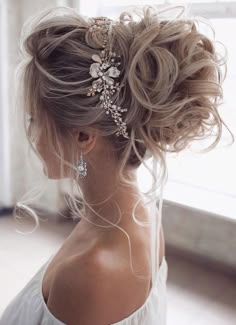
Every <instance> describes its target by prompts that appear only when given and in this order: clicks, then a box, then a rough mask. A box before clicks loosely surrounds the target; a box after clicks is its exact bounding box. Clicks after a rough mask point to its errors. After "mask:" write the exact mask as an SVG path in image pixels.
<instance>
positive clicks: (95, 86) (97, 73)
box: [87, 48, 129, 138]
mask: <svg viewBox="0 0 236 325" xmlns="http://www.w3.org/2000/svg"><path fill="white" fill-rule="evenodd" d="M119 58H120V55H116V53H115V52H109V51H108V49H107V48H106V49H103V50H102V51H101V54H100V56H99V55H98V54H93V55H92V59H93V61H94V63H92V64H91V66H90V70H89V73H90V75H91V76H92V77H93V78H94V79H96V80H94V81H93V82H92V87H91V88H90V89H89V91H88V93H87V96H95V94H96V93H97V92H98V93H101V96H100V100H101V107H103V108H104V109H105V111H106V114H109V113H111V115H112V117H113V119H114V120H115V122H116V124H117V125H118V126H119V131H118V132H117V133H116V135H121V134H122V135H123V136H124V137H125V138H129V136H128V133H127V131H126V130H127V126H126V123H124V122H122V118H121V112H126V111H127V108H124V109H121V107H120V106H117V105H115V104H113V101H112V100H111V99H112V96H113V95H114V93H115V92H116V91H118V90H119V89H120V84H119V82H115V80H114V78H118V77H119V76H120V70H119V69H118V68H117V67H118V66H119V65H120V64H121V63H120V62H119V60H118V62H116V61H117V59H119Z"/></svg>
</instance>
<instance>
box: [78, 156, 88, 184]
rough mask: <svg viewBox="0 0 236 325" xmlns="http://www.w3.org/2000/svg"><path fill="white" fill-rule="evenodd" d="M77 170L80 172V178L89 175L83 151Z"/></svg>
mask: <svg viewBox="0 0 236 325" xmlns="http://www.w3.org/2000/svg"><path fill="white" fill-rule="evenodd" d="M77 170H78V172H79V177H80V178H83V177H85V176H86V175H87V164H86V161H85V160H84V159H83V154H82V150H81V152H80V159H79V163H78V166H77Z"/></svg>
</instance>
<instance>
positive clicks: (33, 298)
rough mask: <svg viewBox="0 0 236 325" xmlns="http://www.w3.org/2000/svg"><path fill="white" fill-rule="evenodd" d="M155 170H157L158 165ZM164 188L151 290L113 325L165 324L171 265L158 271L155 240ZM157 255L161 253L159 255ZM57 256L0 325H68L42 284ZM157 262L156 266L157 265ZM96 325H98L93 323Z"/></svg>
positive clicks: (156, 249)
mask: <svg viewBox="0 0 236 325" xmlns="http://www.w3.org/2000/svg"><path fill="white" fill-rule="evenodd" d="M153 169H154V170H155V171H156V170H157V168H156V165H155V162H154V164H153ZM161 204H162V189H161V196H160V201H159V209H158V210H159V213H158V215H159V218H158V222H156V219H157V218H156V201H155V200H154V201H153V205H152V208H153V210H152V212H151V213H152V216H153V220H154V223H153V225H152V227H153V228H152V229H153V231H152V240H151V241H150V242H151V252H152V254H151V256H152V284H153V285H152V288H151V290H150V292H149V295H148V297H147V299H146V300H145V302H144V304H143V305H142V306H141V307H140V308H138V309H137V310H136V311H134V312H133V313H132V314H130V315H129V316H128V317H126V318H124V319H122V320H120V321H118V322H116V323H113V324H111V325H166V318H167V317H166V316H167V291H166V281H167V275H168V264H167V261H166V257H165V256H164V257H163V258H162V261H161V264H160V265H159V268H158V270H157V271H156V267H157V265H158V263H156V261H158V260H159V257H158V256H159V245H160V241H159V240H157V241H156V234H157V233H160V232H159V230H160V223H161V210H162V206H161ZM157 252H158V253H157ZM53 256H54V254H53V255H52V256H51V257H50V258H49V260H48V261H47V262H46V263H45V264H44V265H43V266H42V267H41V268H40V269H39V270H38V272H37V273H36V274H35V275H34V276H33V277H32V278H31V280H30V281H29V282H28V283H27V285H26V286H25V287H24V288H23V289H22V290H21V291H20V292H19V293H18V294H17V295H16V296H15V297H14V299H13V300H12V301H11V302H10V304H9V305H8V306H7V308H6V309H5V310H4V312H3V314H2V316H1V318H0V325H67V324H65V323H63V322H62V321H60V320H59V319H57V318H56V317H55V316H54V315H53V314H52V313H51V312H50V310H49V309H48V307H47V305H46V303H45V301H44V298H43V295H42V282H43V276H44V274H45V272H46V269H47V266H48V265H49V263H50V261H51V260H52V258H53ZM155 263H156V264H155ZM94 325H96V324H94Z"/></svg>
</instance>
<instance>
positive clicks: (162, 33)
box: [22, 7, 226, 167]
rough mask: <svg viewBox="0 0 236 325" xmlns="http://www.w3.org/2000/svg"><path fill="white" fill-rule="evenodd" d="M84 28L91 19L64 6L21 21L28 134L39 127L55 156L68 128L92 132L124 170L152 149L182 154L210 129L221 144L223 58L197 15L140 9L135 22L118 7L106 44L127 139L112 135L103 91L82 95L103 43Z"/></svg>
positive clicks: (112, 125) (154, 152) (157, 152)
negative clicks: (114, 60) (114, 63)
mask: <svg viewBox="0 0 236 325" xmlns="http://www.w3.org/2000/svg"><path fill="white" fill-rule="evenodd" d="M89 26H90V18H88V17H85V16H82V15H79V14H78V13H77V12H76V11H75V10H72V9H69V8H54V9H50V10H48V11H47V12H46V13H45V12H44V13H43V14H41V15H40V16H39V17H36V19H34V20H33V23H32V24H26V29H24V30H23V32H24V33H25V34H24V38H23V43H22V45H23V52H24V53H23V54H24V55H26V56H25V57H26V60H25V61H24V70H23V71H24V74H23V75H24V79H23V86H24V100H25V110H26V112H28V113H30V114H32V115H33V117H34V122H33V124H32V125H31V126H30V128H29V130H28V135H29V136H30V138H31V136H32V137H33V133H34V132H36V133H37V132H39V133H40V132H44V134H46V135H47V138H48V145H49V147H50V148H51V149H52V151H54V152H55V153H58V154H59V155H60V143H61V141H65V139H69V137H70V131H71V129H72V128H78V129H79V130H84V131H86V129H88V128H91V129H95V130H96V131H97V132H98V133H99V134H100V135H101V136H104V137H106V139H107V141H109V143H110V144H111V145H112V148H113V149H114V152H115V153H116V155H117V159H119V161H120V162H121V165H122V166H123V167H124V166H130V167H138V166H139V165H140V164H141V162H142V160H143V159H145V158H147V157H149V155H150V154H151V155H153V156H155V157H161V156H162V152H167V151H172V152H179V151H181V150H183V149H184V148H186V147H187V146H188V145H189V144H190V143H191V141H192V140H193V139H199V138H203V137H206V136H208V135H210V134H211V132H212V130H213V129H214V128H215V129H216V133H215V135H216V139H215V141H214V143H213V144H212V145H211V146H210V148H213V147H214V146H215V145H216V144H217V143H218V142H219V140H220V137H221V133H222V124H223V121H222V119H221V117H220V115H219V112H218V107H219V105H220V100H221V99H222V86H221V84H222V81H223V80H224V77H225V75H224V74H223V71H222V70H221V65H222V63H224V62H222V61H221V58H220V56H219V55H218V53H217V52H216V48H215V45H214V42H213V40H210V39H209V38H208V37H207V36H205V35H203V34H202V33H200V32H199V31H198V29H197V24H196V21H195V20H193V19H186V18H183V19H181V18H176V19H168V20H167V19H162V18H161V16H159V15H158V11H157V10H156V9H154V8H152V7H144V8H143V10H142V12H140V14H139V19H138V20H135V19H134V15H133V14H132V13H129V12H128V13H126V12H123V13H121V14H120V17H119V19H118V20H117V21H116V24H114V25H113V27H112V36H111V40H110V42H111V44H112V46H113V49H114V51H115V52H116V53H118V54H119V55H120V59H121V65H120V71H121V73H120V76H119V82H120V90H119V96H118V101H119V105H120V106H121V107H127V108H128V110H127V112H126V113H125V115H124V118H125V122H126V124H127V131H128V133H129V136H130V138H129V139H126V138H124V137H122V136H119V137H117V136H116V135H115V133H116V132H117V125H116V124H115V123H114V120H113V119H112V118H111V117H110V115H107V114H105V112H104V111H103V109H102V108H101V107H100V106H99V96H100V95H99V94H96V95H95V96H91V97H88V96H87V95H86V94H87V92H88V90H89V88H90V87H91V80H92V78H91V75H90V74H89V68H90V65H91V63H92V62H93V61H92V59H91V56H92V55H93V54H96V53H97V54H98V53H99V51H100V50H101V48H102V35H101V33H100V32H99V31H98V32H96V33H90V32H89V30H88V29H89ZM27 27H30V29H29V31H28V30H27ZM225 71H226V70H225ZM225 71H224V72H225ZM36 133H35V134H36ZM31 140H32V138H31ZM68 141H69V140H68ZM71 145H72V144H71Z"/></svg>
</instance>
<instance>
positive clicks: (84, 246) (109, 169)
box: [36, 131, 165, 325]
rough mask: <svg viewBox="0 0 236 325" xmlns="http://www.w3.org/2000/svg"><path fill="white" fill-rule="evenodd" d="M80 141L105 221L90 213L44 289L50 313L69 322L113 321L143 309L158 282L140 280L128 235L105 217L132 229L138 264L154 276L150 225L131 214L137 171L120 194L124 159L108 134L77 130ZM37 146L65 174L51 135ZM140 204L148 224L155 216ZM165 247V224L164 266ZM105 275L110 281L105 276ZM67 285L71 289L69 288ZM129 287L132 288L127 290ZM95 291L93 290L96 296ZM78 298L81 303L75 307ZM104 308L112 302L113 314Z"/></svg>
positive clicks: (55, 174)
mask: <svg viewBox="0 0 236 325" xmlns="http://www.w3.org/2000/svg"><path fill="white" fill-rule="evenodd" d="M74 139H75V141H77V146H78V160H79V154H80V150H83V157H84V159H85V160H86V162H87V171H88V173H87V176H86V177H85V178H81V179H79V182H80V183H79V185H80V186H81V189H82V191H83V194H84V197H85V199H86V200H87V201H88V202H89V203H97V204H96V205H95V206H93V208H94V210H95V212H98V213H99V214H101V215H102V217H103V218H104V220H103V219H101V218H99V217H98V216H97V215H96V214H95V213H91V211H90V210H89V211H86V218H82V219H81V221H80V222H79V223H78V224H77V225H76V226H75V228H74V229H73V231H72V232H71V234H70V235H69V236H68V238H67V239H66V240H65V241H64V243H63V245H62V246H61V248H60V249H59V251H58V252H57V254H56V255H55V256H54V258H53V259H52V261H51V262H50V264H49V265H48V267H47V270H46V272H45V274H44V278H43V281H42V293H43V297H44V301H45V303H46V304H47V308H48V309H49V311H50V312H51V313H52V314H53V315H54V316H55V317H56V318H58V319H59V320H61V321H63V322H64V323H66V324H69V325H74V324H76V325H78V324H83V325H87V324H93V323H96V324H98V325H100V324H101V325H102V324H103V325H104V324H111V323H112V322H115V321H118V320H120V319H122V318H125V317H126V316H127V315H129V314H131V313H132V312H133V311H134V310H136V309H138V308H139V307H140V306H141V305H142V304H143V303H144V301H145V300H146V298H147V296H148V294H149V291H150V288H151V285H152V284H151V282H150V278H148V277H147V278H146V280H142V281H140V280H139V279H137V277H135V275H133V273H132V271H131V269H130V261H129V258H130V256H129V251H128V242H127V235H125V234H124V232H123V231H120V230H119V229H117V228H116V227H111V228H107V227H108V226H109V223H107V222H106V221H105V220H108V221H110V222H113V223H116V224H117V225H118V226H119V227H122V229H124V230H125V231H126V232H127V234H128V235H129V237H130V243H131V247H132V264H133V267H134V269H135V270H139V272H140V273H141V274H146V275H147V274H150V267H149V258H148V256H147V251H148V250H149V249H150V248H149V240H150V235H151V234H150V228H149V227H140V226H139V225H138V224H136V222H135V221H134V220H133V218H132V217H131V212H132V208H133V206H134V204H135V203H136V201H137V198H141V197H142V196H141V193H140V191H139V189H138V184H137V174H136V171H135V170H132V169H127V170H126V175H127V177H129V178H130V179H132V180H134V181H135V182H134V185H133V186H132V187H130V188H128V189H126V188H125V187H122V186H121V185H119V187H118V186H117V188H116V191H115V192H114V189H115V187H116V186H115V184H117V179H118V174H117V166H118V162H117V159H116V158H115V157H114V155H113V153H112V147H111V146H109V144H108V143H107V142H106V141H105V140H104V138H102V137H99V136H98V135H96V133H94V132H92V131H91V132H89V131H88V132H87V133H84V132H78V131H75V132H74ZM36 148H37V150H38V152H39V154H40V155H41V157H42V158H43V160H44V162H45V163H46V165H47V168H48V174H49V175H48V177H49V178H50V179H58V178H60V165H59V161H58V160H57V159H56V158H55V157H54V156H53V155H52V154H51V152H50V151H49V150H48V146H47V139H46V138H45V137H44V136H42V137H41V138H40V141H39V142H38V143H37V146H36ZM68 148H69V146H68V145H66V144H65V147H64V152H65V158H66V159H67V160H69V157H70V152H69V151H68V150H69V149H68ZM94 170H95V171H94ZM64 173H65V176H67V175H69V170H68V167H66V166H65V167H64ZM112 192H114V194H113V196H112V199H109V200H108V201H107V202H103V203H101V202H102V201H104V200H105V199H106V198H107V196H108V195H110V194H111V193H112ZM113 200H114V201H116V202H117V203H118V204H119V208H120V212H121V219H120V221H119V223H118V218H119V215H118V214H117V207H116V206H115V205H114V203H113V202H114V201H113ZM140 202H141V203H140V204H139V205H138V206H137V209H136V211H135V217H136V219H138V220H139V221H142V222H146V221H148V220H149V214H148V211H147V209H146V207H145V206H144V204H143V201H142V200H141V201H140ZM98 203H99V204H98ZM88 220H89V221H88ZM94 224H95V225H94ZM97 225H99V226H100V227H98V226H97ZM164 249H165V248H164V236H163V230H162V228H161V237H160V257H159V263H158V264H160V262H161V261H162V258H163V255H165V250H164ZM89 265H91V268H90V267H89ZM83 269H84V271H83ZM99 270H101V272H99ZM119 270H123V272H120V271H119ZM117 271H118V275H117ZM107 274H109V279H110V280H109V281H107ZM111 274H114V276H115V277H114V280H112V279H111ZM88 275H89V280H88V279H87V277H88ZM104 276H105V277H106V279H103V277H104ZM84 277H85V279H84ZM75 279H78V280H76V281H75ZM91 279H93V280H91ZM64 281H65V282H64ZM68 281H69V282H68ZM71 281H72V282H71ZM120 283H122V286H121V285H120ZM85 284H86V285H85ZM101 284H102V285H101ZM90 286H91V287H90ZM65 288H71V289H70V290H69V291H68V292H65ZM124 288H127V290H126V291H124V290H125V289H124ZM89 292H91V293H92V295H91V296H90V295H89V294H88V293H89ZM118 293H120V295H121V296H123V299H122V300H121V301H120V303H117V299H116V297H114V298H113V297H112V295H113V294H115V295H117V294H118ZM62 297H64V300H65V301H63V299H62ZM85 297H86V299H85ZM95 297H96V298H95ZM94 299H95V300H96V304H95V305H94ZM75 302H76V306H74V303H75ZM98 302H99V304H101V306H100V305H99V304H98ZM78 306H80V308H79V309H78ZM104 306H108V307H107V309H106V310H107V312H106V313H104V312H102V313H101V310H103V307H104ZM93 308H95V309H93ZM74 310H76V312H74ZM77 312H78V313H77Z"/></svg>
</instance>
